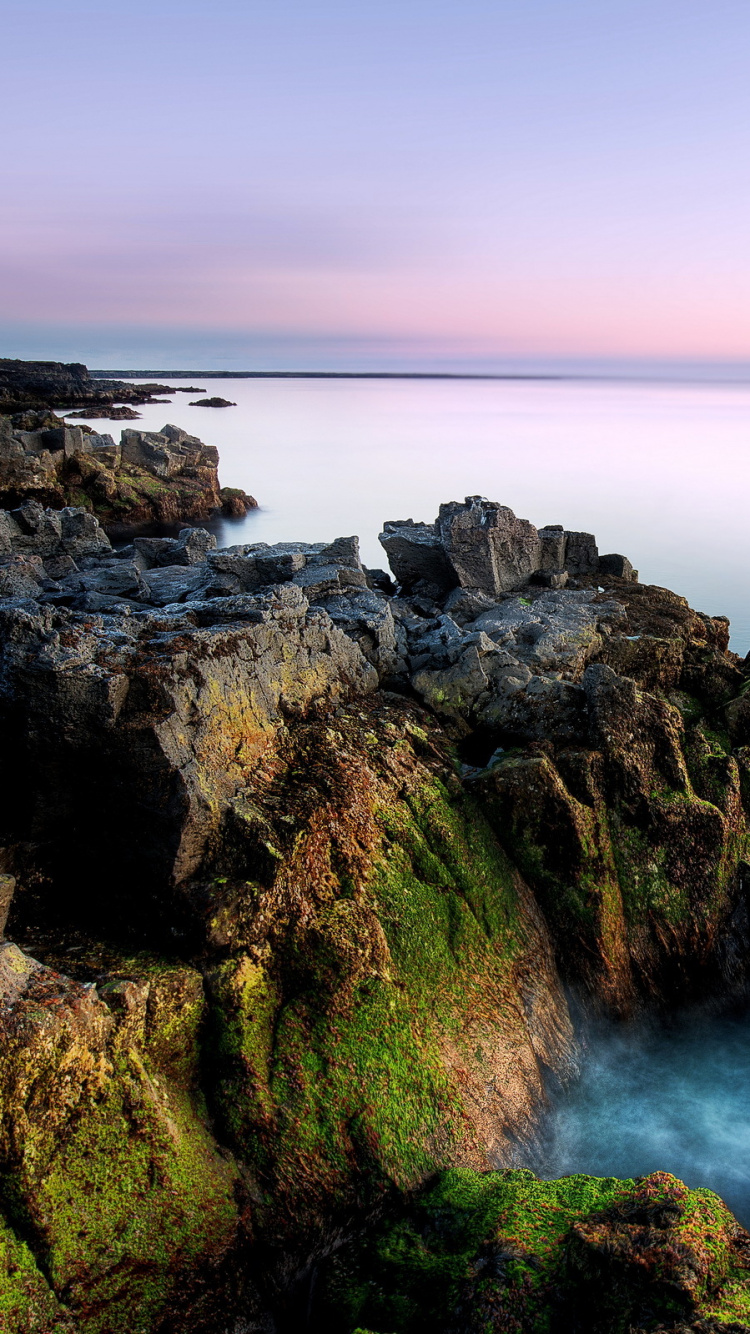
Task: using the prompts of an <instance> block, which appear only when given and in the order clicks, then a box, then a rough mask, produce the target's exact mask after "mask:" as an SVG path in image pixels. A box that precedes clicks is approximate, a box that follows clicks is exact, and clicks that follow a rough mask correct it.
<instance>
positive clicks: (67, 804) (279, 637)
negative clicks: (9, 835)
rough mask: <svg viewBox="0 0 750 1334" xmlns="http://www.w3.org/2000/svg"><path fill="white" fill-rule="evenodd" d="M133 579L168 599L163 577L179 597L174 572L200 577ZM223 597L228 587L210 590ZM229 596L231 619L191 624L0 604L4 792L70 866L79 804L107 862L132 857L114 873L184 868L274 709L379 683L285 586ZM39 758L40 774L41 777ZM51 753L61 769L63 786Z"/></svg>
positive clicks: (194, 571) (167, 573) (239, 779)
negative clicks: (6, 760)
mask: <svg viewBox="0 0 750 1334" xmlns="http://www.w3.org/2000/svg"><path fill="white" fill-rule="evenodd" d="M131 568H132V567H131ZM142 577H143V578H144V579H151V581H152V585H151V588H152V597H158V598H159V599H160V600H161V599H162V598H163V599H164V600H165V601H166V599H167V597H168V596H169V594H171V593H173V592H174V588H175V582H174V581H175V580H179V581H181V582H180V584H179V588H180V592H181V595H183V596H184V593H185V592H186V591H188V589H187V587H186V584H185V581H186V580H193V579H196V580H197V579H199V578H200V570H199V568H198V567H191V568H186V567H183V566H179V567H174V569H173V570H170V569H169V567H167V568H165V569H161V570H152V571H147V572H146V573H145V575H144V576H142ZM157 578H161V579H162V580H164V579H165V578H166V579H167V580H169V585H170V586H169V590H166V589H160V590H158V591H156V590H154V587H153V583H154V580H156V579H157ZM225 601H226V602H231V601H232V599H220V600H217V602H218V604H219V606H221V603H222V602H225ZM242 601H243V604H244V605H243V606H242V608H241V611H240V617H241V619H240V620H238V622H237V624H234V623H232V624H231V625H229V624H226V623H225V624H212V625H210V626H207V627H206V628H203V629H201V628H195V627H193V626H190V625H189V624H187V623H186V622H184V621H183V622H182V623H181V624H178V625H175V626H174V628H172V627H171V626H169V624H167V625H165V626H164V628H161V627H160V626H159V622H158V619H157V620H154V621H150V620H149V619H148V618H147V619H146V620H145V621H143V620H139V621H137V622H135V623H134V622H133V620H128V619H127V618H125V619H120V620H118V621H116V622H114V623H112V622H108V623H106V624H105V623H104V622H101V621H100V622H99V623H98V624H97V623H96V622H94V623H93V624H92V622H91V620H90V618H89V619H84V620H82V621H79V620H77V619H76V617H75V615H71V614H69V613H65V612H55V611H53V610H52V609H49V608H48V609H46V610H43V611H41V612H38V613H37V614H36V615H31V614H29V612H27V611H22V610H20V609H19V610H10V611H7V612H3V611H2V610H1V609H0V635H1V636H2V659H3V681H4V689H3V708H2V711H3V716H4V718H5V719H6V723H7V730H6V739H7V743H8V744H11V745H13V753H14V755H15V760H14V779H13V783H12V785H11V786H12V788H13V793H8V796H7V799H8V800H12V801H13V802H14V804H15V805H16V807H17V808H18V804H19V802H20V803H21V805H24V804H25V803H28V808H27V816H26V817H25V818H24V823H25V824H26V825H27V827H28V828H29V829H31V828H32V827H33V828H35V829H36V830H37V836H42V837H44V838H47V837H49V838H51V839H52V840H53V841H55V840H61V841H62V843H61V846H62V845H67V846H68V853H67V854H65V855H66V856H67V857H69V858H70V863H69V864H70V867H71V871H72V868H73V865H74V863H75V862H76V860H79V859H80V857H81V855H83V856H84V857H88V853H86V852H85V851H84V852H83V854H82V852H81V849H80V848H78V847H77V846H76V839H75V836H74V834H73V831H74V830H75V827H76V820H75V817H74V816H73V811H74V810H75V809H82V807H83V806H87V807H88V808H89V811H90V818H91V820H92V821H93V823H94V824H96V823H97V821H98V822H99V826H100V831H101V833H102V835H104V831H105V829H106V830H107V831H108V832H107V834H106V840H107V843H108V846H109V848H110V852H111V855H112V857H113V858H114V860H115V861H117V860H119V858H120V857H124V858H125V861H124V862H122V866H123V870H124V867H125V862H127V863H128V865H129V866H131V867H132V870H129V871H128V872H127V873H126V874H127V875H135V876H136V877H138V876H139V875H143V874H145V868H146V867H148V866H151V868H152V869H151V871H150V872H149V874H151V875H153V874H154V873H155V868H156V867H157V866H158V867H160V868H161V870H160V874H162V875H164V874H165V873H166V874H167V876H168V877H169V875H174V876H175V877H177V878H178V879H179V878H181V877H183V876H184V875H185V874H186V873H187V872H188V870H189V869H190V868H194V867H195V866H196V865H198V864H199V863H200V861H201V859H202V857H203V856H204V855H205V851H206V848H207V846H208V844H209V843H210V841H211V838H212V837H213V836H214V833H215V830H216V828H217V821H219V820H220V818H221V811H222V808H223V804H224V803H225V802H226V801H227V800H228V799H229V798H230V797H231V796H232V795H233V794H234V792H235V791H236V789H237V787H238V786H241V785H242V783H243V782H244V777H243V776H244V775H245V773H246V771H247V769H248V766H250V767H252V766H253V765H254V764H255V763H257V759H258V757H259V755H260V754H262V752H263V750H264V749H265V747H266V746H267V745H268V744H270V742H271V740H272V738H273V736H274V734H275V731H276V729H277V728H278V727H279V726H280V725H281V718H282V714H281V710H283V711H284V712H285V713H287V714H290V713H294V712H298V711H300V710H303V709H305V708H308V707H310V705H311V704H312V703H313V701H315V700H320V699H328V700H336V699H337V698H344V697H346V696H347V694H349V693H351V692H352V691H356V692H360V693H366V692H367V691H368V690H371V689H373V688H374V686H375V685H376V684H377V676H376V673H375V671H374V669H373V667H372V666H371V665H370V664H369V663H368V662H367V661H366V659H365V658H364V657H363V656H362V653H361V652H360V650H359V648H358V647H357V646H356V645H355V644H354V643H352V641H351V640H350V639H349V638H347V637H346V636H345V635H344V634H342V633H341V631H339V630H338V629H336V628H335V626H334V625H333V623H332V622H331V620H330V618H329V617H328V616H327V615H326V614H325V613H324V612H323V611H317V612H314V611H309V610H308V604H307V601H306V600H305V598H304V597H303V595H302V593H301V591H300V589H299V588H297V587H295V586H294V585H293V584H290V585H282V586H281V587H280V588H279V589H278V590H276V591H271V592H269V593H267V594H265V595H262V596H258V597H256V598H252V599H251V598H249V597H247V598H245V599H242ZM186 605H188V604H186ZM199 605H200V604H199ZM211 605H212V606H213V607H215V606H216V603H213V604H211ZM180 610H183V609H182V606H181V605H180ZM226 619H229V618H228V617H227V618H226ZM11 736H13V737H14V738H15V740H14V741H13V742H11ZM96 753H99V755H100V761H99V762H97V763H96V764H94V765H93V767H92V758H93V756H94V755H95V754H96ZM43 754H44V755H45V756H46V758H45V760H44V763H43V765H42V755H43ZM40 766H42V767H43V768H44V770H45V771H46V773H47V780H44V779H42V781H41V783H40V781H39V779H40V774H39V767H40ZM58 766H62V768H64V769H65V770H66V772H67V776H66V780H65V784H64V787H63V788H59V787H58V784H57V780H56V775H57V773H58V772H59V768H58ZM22 772H25V774H26V777H25V779H22V778H21V774H22ZM6 774H7V777H8V778H9V777H10V775H9V773H8V771H7V766H6ZM110 782H111V783H113V784H114V785H115V786H114V789H113V790H111V791H110ZM123 783H124V785H125V790H126V792H127V797H126V798H125V799H126V800H127V803H128V805H129V806H130V804H131V803H135V804H134V806H133V807H132V816H131V817H130V819H132V821H135V824H134V825H130V820H129V819H124V815H123V809H122V800H123V798H122V797H121V796H120V797H117V798H116V797H115V792H118V793H119V792H121V790H122V785H123ZM24 789H25V794H24V795H22V793H24ZM71 803H72V806H71ZM91 803H93V804H91ZM95 811H96V812H98V814H96V815H94V812H95ZM107 812H108V813H107ZM143 820H148V821H149V822H151V821H153V820H156V825H155V826H154V829H155V830H156V828H157V826H158V828H159V829H160V830H161V832H160V833H159V834H158V835H155V837H154V838H153V839H151V838H149V839H148V840H147V841H145V842H141V841H140V840H137V841H136V842H135V843H134V842H133V840H132V839H131V837H130V833H129V826H130V827H138V828H140V827H141V825H142V822H143ZM45 828H46V829H47V831H48V832H47V834H43V833H42V831H43V829H45ZM118 830H119V832H117V831H118ZM71 836H73V842H72V843H71V842H70V838H71ZM112 838H114V839H115V844H113V843H110V842H109V840H110V839H112ZM115 845H117V846H118V847H119V848H120V852H119V853H116V852H115ZM92 851H93V847H92ZM139 865H142V870H141V871H138V870H136V867H137V866H139ZM167 868H172V869H171V871H169V870H167Z"/></svg>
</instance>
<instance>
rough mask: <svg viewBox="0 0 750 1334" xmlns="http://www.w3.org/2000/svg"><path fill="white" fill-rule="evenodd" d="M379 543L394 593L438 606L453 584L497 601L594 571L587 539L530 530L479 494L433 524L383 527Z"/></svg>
mask: <svg viewBox="0 0 750 1334" xmlns="http://www.w3.org/2000/svg"><path fill="white" fill-rule="evenodd" d="M380 541H381V543H382V545H383V546H384V548H385V550H386V553H387V555H388V560H389V562H390V565H391V569H392V570H393V572H394V575H395V577H396V580H397V582H398V583H399V585H400V586H401V589H402V591H403V592H404V593H406V594H409V593H424V594H426V595H427V596H428V597H431V598H434V599H438V598H442V599H443V600H444V599H445V595H446V594H449V593H450V592H451V590H452V589H455V588H456V587H457V586H458V587H459V588H461V589H465V590H472V591H477V592H481V593H484V594H485V595H486V596H487V597H490V598H492V599H494V600H495V601H497V600H499V599H500V598H501V597H502V595H503V594H504V593H507V592H510V591H512V590H514V589H519V588H522V587H524V586H525V585H527V584H529V583H530V582H534V583H539V584H542V585H544V586H546V587H548V588H555V589H557V588H563V587H565V585H566V583H567V579H568V575H574V576H576V577H581V576H589V575H594V574H596V573H597V572H598V570H599V554H598V550H597V546H596V541H595V539H594V537H593V536H592V534H591V533H578V532H572V531H568V530H566V529H563V527H562V526H561V525H559V524H558V525H554V524H553V525H548V526H547V527H546V528H540V529H538V530H537V529H536V528H535V527H534V525H533V524H531V523H529V522H528V520H527V519H518V518H516V516H515V514H514V513H513V511H512V510H511V509H508V507H507V506H506V505H498V504H496V503H495V502H494V501H489V500H486V499H485V498H484V497H483V496H467V497H466V499H465V501H464V502H463V503H462V504H461V503H459V502H458V501H451V502H450V503H449V504H446V505H441V507H440V513H439V515H438V518H437V520H436V522H435V523H434V524H415V523H414V522H413V521H412V520H411V519H408V520H404V521H399V522H391V523H387V524H386V525H385V528H384V531H383V533H381V535H380ZM609 559H610V558H609V557H607V560H609ZM611 559H613V560H615V559H616V560H619V561H620V562H622V561H625V557H621V558H620V557H618V558H614V557H613V558H611ZM618 568H621V569H623V570H626V573H625V574H624V575H622V576H621V577H623V578H627V579H628V580H631V581H634V582H635V581H636V580H637V574H636V572H634V571H633V569H632V566H630V564H629V562H628V563H627V569H626V566H625V565H622V564H621V563H620V565H619V566H618ZM612 572H613V573H614V572H615V571H614V570H613V571H612Z"/></svg>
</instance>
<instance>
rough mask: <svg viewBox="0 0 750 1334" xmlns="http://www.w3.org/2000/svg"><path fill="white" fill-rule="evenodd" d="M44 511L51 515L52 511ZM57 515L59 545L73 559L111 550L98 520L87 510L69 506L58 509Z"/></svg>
mask: <svg viewBox="0 0 750 1334" xmlns="http://www.w3.org/2000/svg"><path fill="white" fill-rule="evenodd" d="M46 513H48V514H49V515H52V513H53V511H51V510H48V511H46ZM59 515H60V524H61V527H62V536H61V546H62V549H63V551H64V552H65V553H66V554H67V555H68V556H72V557H73V559H74V560H78V557H79V556H86V555H92V554H94V553H97V552H102V551H111V550H112V544H111V543H110V540H109V538H108V537H107V534H106V533H105V532H104V529H103V528H102V527H101V526H100V524H99V520H98V519H97V518H96V517H95V516H94V515H93V514H89V513H88V511H87V510H82V509H75V508H72V507H69V508H67V509H63V510H60V511H59Z"/></svg>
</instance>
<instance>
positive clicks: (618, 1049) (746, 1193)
mask: <svg viewBox="0 0 750 1334" xmlns="http://www.w3.org/2000/svg"><path fill="white" fill-rule="evenodd" d="M544 1139H545V1142H544V1148H543V1150H542V1152H541V1153H540V1154H539V1155H538V1156H537V1157H536V1158H535V1159H534V1160H533V1161H531V1162H530V1163H529V1164H528V1165H529V1166H532V1167H533V1168H534V1169H535V1170H536V1171H537V1172H538V1174H539V1175H540V1176H543V1177H558V1176H565V1175H568V1174H569V1173H572V1172H588V1173H591V1174H592V1175H594V1176H617V1177H635V1176H643V1175H645V1174H647V1173H649V1172H655V1171H665V1172H672V1173H673V1174H674V1175H675V1176H677V1177H679V1178H680V1179H681V1180H682V1181H684V1182H685V1183H686V1184H687V1185H688V1186H691V1187H696V1186H708V1187H709V1188H710V1189H711V1190H714V1191H716V1193H717V1194H718V1195H720V1196H721V1197H722V1199H723V1200H725V1201H726V1203H727V1204H728V1205H729V1207H730V1208H731V1209H732V1210H733V1212H734V1213H735V1214H736V1216H737V1218H738V1219H739V1220H740V1222H741V1223H743V1225H744V1226H745V1227H750V1015H744V1016H741V1017H737V1016H734V1017H728V1018H727V1017H724V1018H716V1017H707V1016H700V1015H699V1016H696V1015H692V1016H690V1017H682V1018H681V1019H680V1020H679V1021H678V1022H676V1023H675V1024H673V1025H670V1027H669V1028H665V1029H648V1028H625V1029H622V1028H619V1029H618V1028H608V1029H602V1030H601V1031H600V1032H599V1033H597V1034H595V1035H594V1036H592V1037H590V1038H589V1040H588V1042H587V1044H586V1047H585V1052H584V1058H583V1062H582V1072H581V1077H580V1079H579V1080H578V1081H577V1082H576V1083H575V1084H573V1085H572V1087H571V1088H569V1090H568V1091H567V1093H565V1094H564V1095H562V1096H560V1097H559V1098H558V1099H557V1100H556V1105H555V1107H554V1109H553V1111H552V1112H551V1114H550V1116H549V1118H548V1120H547V1124H546V1126H545V1137H544Z"/></svg>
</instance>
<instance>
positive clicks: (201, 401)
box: [190, 398, 237, 408]
mask: <svg viewBox="0 0 750 1334" xmlns="http://www.w3.org/2000/svg"><path fill="white" fill-rule="evenodd" d="M190 406H191V408H236V407H237V404H236V403H233V402H232V401H231V399H228V398H196V399H195V401H194V402H193V403H191V404H190Z"/></svg>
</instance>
